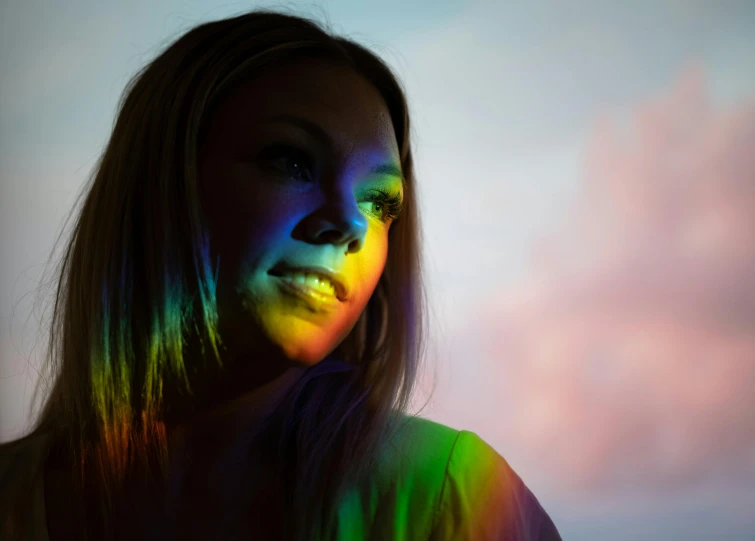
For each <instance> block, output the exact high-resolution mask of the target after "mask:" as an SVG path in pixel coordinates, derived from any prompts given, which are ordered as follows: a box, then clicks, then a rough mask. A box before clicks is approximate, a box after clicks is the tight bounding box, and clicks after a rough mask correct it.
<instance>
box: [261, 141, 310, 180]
mask: <svg viewBox="0 0 755 541" xmlns="http://www.w3.org/2000/svg"><path fill="white" fill-rule="evenodd" d="M260 155H261V156H262V158H263V159H264V160H265V161H266V162H269V163H280V164H287V165H288V167H287V166H286V165H283V167H274V169H276V170H277V171H281V170H282V171H283V172H284V174H287V175H288V176H290V177H294V178H297V179H299V180H305V179H302V178H301V176H300V175H302V174H303V173H304V172H305V171H306V172H308V173H309V175H307V177H308V178H307V179H306V180H307V181H311V180H312V174H311V173H312V160H311V159H310V157H309V156H308V155H307V153H306V152H303V151H301V150H299V149H297V148H294V147H290V146H288V145H273V146H269V147H266V148H264V149H262V152H261V153H260Z"/></svg>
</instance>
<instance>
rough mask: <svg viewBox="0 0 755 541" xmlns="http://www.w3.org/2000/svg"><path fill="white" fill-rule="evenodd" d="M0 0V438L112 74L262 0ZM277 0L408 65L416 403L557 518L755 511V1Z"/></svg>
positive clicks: (125, 72)
mask: <svg viewBox="0 0 755 541" xmlns="http://www.w3.org/2000/svg"><path fill="white" fill-rule="evenodd" d="M8 4H10V3H6V4H4V5H3V7H0V81H1V83H2V84H0V190H1V192H0V253H2V254H3V257H1V258H0V441H6V440H10V439H14V438H17V437H19V436H21V435H23V434H24V432H25V431H26V430H27V428H28V426H29V423H30V417H29V415H30V413H31V412H30V409H29V406H30V400H31V394H32V391H33V387H34V384H35V383H36V381H37V370H38V369H39V365H40V362H41V356H40V355H41V353H42V352H43V350H44V347H45V345H46V344H45V342H44V338H45V335H44V330H45V329H46V327H45V325H44V324H45V323H46V322H47V320H46V319H44V318H46V317H49V311H48V312H44V313H43V312H42V310H43V309H44V308H45V307H44V306H36V307H34V306H33V302H34V296H35V293H36V288H37V287H38V285H39V280H40V278H41V273H42V270H43V266H44V264H45V262H46V259H47V257H48V256H49V254H50V250H51V249H52V247H53V242H54V240H55V238H56V235H57V234H58V233H59V232H60V230H61V227H62V221H63V219H64V218H65V216H66V213H67V212H68V211H69V210H70V209H71V207H72V206H73V204H74V198H75V196H76V195H77V193H78V190H79V189H80V188H81V187H82V185H83V183H84V181H85V180H86V177H87V176H88V174H89V173H90V171H91V167H92V166H93V164H94V162H95V160H96V158H97V156H98V155H99V153H100V152H101V151H102V149H103V148H104V145H105V144H106V143H107V137H108V135H109V133H110V129H111V127H112V123H113V120H114V119H113V115H114V114H115V108H116V105H117V101H118V99H119V97H120V94H121V92H122V90H123V88H124V86H125V84H126V82H127V81H128V79H129V78H130V77H131V75H132V74H133V73H134V72H136V71H137V70H138V69H139V68H141V67H142V66H143V65H144V64H145V63H146V62H148V61H149V60H150V59H151V58H152V57H153V56H154V55H155V54H158V52H159V51H160V49H161V48H162V47H163V46H165V45H167V44H168V43H169V42H170V41H172V40H173V39H175V38H177V37H178V36H179V35H180V34H182V33H183V32H184V31H186V30H188V29H189V28H190V27H192V26H194V25H196V24H199V23H201V22H205V21H208V20H214V19H219V18H223V17H226V16H232V15H235V14H238V13H240V12H241V11H244V10H247V9H251V8H253V7H255V6H260V7H275V6H278V5H281V4H279V3H275V2H267V3H254V2H234V3H222V2H209V1H208V2H196V1H195V2H189V1H184V2H170V1H162V2H160V1H158V2H154V1H151V2H146V1H137V2H129V3H115V2H113V3H110V4H109V3H105V2H96V3H95V2H76V1H67V2H65V8H63V7H61V6H62V5H63V4H62V3H55V2H42V1H38V0H34V1H26V2H23V3H21V2H17V3H14V5H8ZM285 5H286V6H288V7H290V8H292V9H294V10H295V11H296V12H297V13H299V14H301V15H305V16H312V17H314V18H316V19H318V20H320V21H324V20H326V19H327V20H328V21H330V23H331V24H332V26H333V30H334V31H336V32H337V33H341V34H344V35H346V36H347V37H350V38H352V39H355V40H357V41H359V42H361V43H363V44H365V45H367V46H369V47H371V48H373V50H375V51H376V52H377V53H378V54H380V55H381V56H382V57H383V58H384V59H385V60H386V61H387V62H388V63H389V64H390V65H391V66H392V67H393V68H394V69H395V70H396V72H397V73H398V74H399V76H400V77H401V79H402V81H403V82H404V84H405V86H406V88H407V91H408V98H409V104H410V107H411V113H412V115H413V124H414V128H413V129H414V134H413V135H414V144H415V156H416V159H417V174H418V182H419V184H420V196H421V198H422V200H421V205H422V212H423V221H424V234H425V238H426V267H427V280H428V287H429V293H430V301H431V305H432V313H431V333H432V334H431V337H430V338H431V341H430V344H429V348H428V358H429V361H430V362H431V364H432V366H434V367H436V371H437V388H436V390H435V393H434V395H433V396H432V400H431V402H430V403H429V405H428V407H427V409H426V410H425V411H424V412H423V415H424V416H426V417H429V418H431V419H433V420H436V421H438V422H442V423H444V424H448V425H450V426H453V427H454V428H459V429H462V428H463V429H467V430H472V431H475V432H477V433H478V434H480V436H482V437H483V438H484V439H485V440H486V441H488V442H489V443H490V444H491V445H492V446H493V447H495V448H496V449H497V450H498V451H499V452H500V453H501V454H502V455H503V456H504V457H505V458H506V459H507V460H508V462H509V463H510V464H511V465H512V467H513V468H514V469H515V470H516V471H517V472H518V473H519V475H520V476H521V477H522V479H523V480H524V481H525V483H526V484H527V485H528V486H529V487H530V488H531V489H532V491H533V492H534V493H535V495H536V496H537V497H538V499H539V500H540V502H541V503H542V504H543V506H544V507H545V509H546V510H547V511H548V512H549V514H550V515H551V517H552V518H553V520H554V522H555V523H556V524H557V526H558V527H559V530H560V531H561V533H562V536H563V537H564V539H580V540H582V539H585V540H590V541H592V540H595V541H597V540H602V539H612V540H617V541H623V540H627V541H629V540H665V539H671V538H676V539H685V540H688V541H690V540H708V539H732V540H742V541H744V540H750V541H751V540H752V539H753V538H755V512H754V510H755V392H754V391H755V281H754V280H753V276H755V4H753V3H752V2H746V1H740V2H735V1H718V2H715V1H709V2H703V1H698V0H689V1H681V0H678V1H671V0H655V1H652V2H651V1H633V2H624V3H620V2H599V1H575V2H556V1H550V2H534V1H529V2H516V3H514V2H500V1H499V2H493V1H469V2H460V1H457V2H450V1H437V0H435V1H412V2H406V1H401V2H399V1H395V0H390V1H386V0H382V1H371V2H353V1H348V0H340V1H330V2H325V1H321V2H318V3H300V2H288V3H286V4H285ZM58 249H60V247H59V248H58ZM58 253H60V252H58ZM51 293H52V291H50V294H51ZM46 298H48V299H49V296H48V297H46ZM32 309H34V310H32ZM427 381H431V380H430V379H428V380H427ZM420 402H421V401H420Z"/></svg>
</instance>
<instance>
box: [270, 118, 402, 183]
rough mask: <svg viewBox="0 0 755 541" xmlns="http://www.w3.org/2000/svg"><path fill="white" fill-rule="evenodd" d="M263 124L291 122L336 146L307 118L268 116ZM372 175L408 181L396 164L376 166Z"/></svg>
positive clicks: (327, 134)
mask: <svg viewBox="0 0 755 541" xmlns="http://www.w3.org/2000/svg"><path fill="white" fill-rule="evenodd" d="M260 120H261V121H262V122H290V123H291V124H294V125H296V126H299V127H300V128H302V129H303V130H305V131H308V132H309V133H311V134H312V135H314V136H315V137H316V138H317V139H319V140H320V141H321V142H323V143H325V144H326V145H328V146H330V147H331V148H332V147H333V146H334V144H333V138H332V137H331V136H330V134H329V133H328V132H327V131H325V129H323V127H322V126H320V125H319V124H318V123H316V122H313V121H311V120H309V119H307V118H304V117H300V116H295V115H285V114H281V115H272V116H266V117H263V118H262V119H260ZM370 173H375V174H378V175H391V176H393V177H396V178H398V179H400V180H401V185H402V186H403V185H405V184H406V179H405V178H404V173H403V172H402V171H401V167H399V166H398V165H396V164H394V163H384V164H381V165H376V166H374V167H373V168H372V169H370Z"/></svg>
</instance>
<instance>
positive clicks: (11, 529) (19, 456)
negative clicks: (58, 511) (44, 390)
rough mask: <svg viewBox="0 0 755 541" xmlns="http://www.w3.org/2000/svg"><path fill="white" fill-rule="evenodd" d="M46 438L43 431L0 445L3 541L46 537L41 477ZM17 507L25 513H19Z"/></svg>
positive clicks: (1, 531) (0, 536)
mask: <svg viewBox="0 0 755 541" xmlns="http://www.w3.org/2000/svg"><path fill="white" fill-rule="evenodd" d="M49 437H50V436H49V434H48V433H46V432H35V433H32V434H29V435H27V436H25V437H23V438H19V439H18V440H15V441H11V442H6V443H3V444H0V538H2V539H17V538H21V539H45V538H46V536H45V535H44V534H43V531H44V521H45V516H44V511H43V510H44V500H43V498H44V495H43V494H42V492H41V487H42V483H41V475H43V468H42V464H43V462H44V457H45V452H46V449H47V446H48V443H49ZM19 508H22V509H25V510H26V511H25V512H19V511H18V509H19ZM29 510H32V511H31V512H29ZM20 532H24V533H23V534H21V533H20Z"/></svg>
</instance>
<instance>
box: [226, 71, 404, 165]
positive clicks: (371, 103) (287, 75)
mask: <svg viewBox="0 0 755 541" xmlns="http://www.w3.org/2000/svg"><path fill="white" fill-rule="evenodd" d="M281 114H285V115H293V116H299V117H302V118H305V119H308V120H311V121H313V122H315V123H317V124H319V125H320V126H321V127H322V128H323V129H324V130H325V131H326V132H328V134H329V135H330V136H331V138H332V139H333V143H334V145H335V147H336V149H337V150H340V151H342V152H344V153H350V152H352V151H353V150H354V147H355V146H359V147H362V148H364V147H365V146H366V147H368V148H369V149H370V150H373V151H375V152H379V153H381V154H386V153H387V154H388V155H389V156H394V157H397V156H398V144H397V141H396V136H395V133H394V129H393V123H392V121H391V117H390V114H389V112H388V108H387V106H386V105H385V102H384V100H383V98H382V96H381V95H380V93H379V92H378V90H377V89H376V88H375V87H373V86H372V84H371V83H370V82H369V81H367V80H366V79H365V78H363V77H362V76H361V75H359V74H357V73H356V72H354V71H353V70H351V69H349V68H347V67H342V66H337V65H333V64H328V63H325V62H321V61H314V60H308V61H301V62H290V63H288V64H285V65H282V66H276V67H274V68H271V69H269V70H267V71H265V72H264V73H263V74H261V75H259V76H257V77H255V78H254V79H252V80H249V81H247V82H245V83H243V84H241V85H240V86H239V87H237V88H236V89H234V90H233V91H232V92H231V93H230V95H229V97H228V99H227V100H226V101H225V102H224V103H223V104H221V106H220V109H219V111H218V117H220V118H222V128H223V131H224V132H227V133H228V134H229V135H231V136H236V135H239V134H240V133H243V132H245V131H246V132H247V133H248V132H249V131H253V130H254V127H255V125H256V124H258V123H260V122H262V121H263V119H265V118H266V117H272V116H277V115H281Z"/></svg>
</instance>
